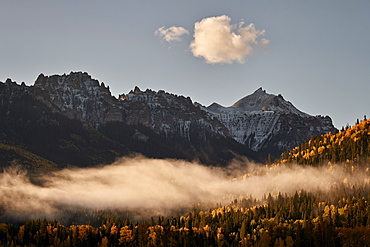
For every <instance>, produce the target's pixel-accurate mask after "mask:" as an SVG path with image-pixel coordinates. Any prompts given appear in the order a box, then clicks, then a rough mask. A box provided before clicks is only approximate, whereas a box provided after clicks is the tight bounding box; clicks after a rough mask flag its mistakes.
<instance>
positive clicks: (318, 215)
mask: <svg viewBox="0 0 370 247" xmlns="http://www.w3.org/2000/svg"><path fill="white" fill-rule="evenodd" d="M369 135H370V121H369V120H367V119H364V120H363V121H358V123H357V124H356V125H354V126H352V127H349V126H348V127H346V128H343V129H342V130H341V131H339V132H337V133H329V134H326V135H322V136H319V137H316V138H312V139H311V140H310V141H308V142H307V143H303V144H301V145H299V146H298V147H296V148H294V149H292V150H290V151H287V152H285V153H284V154H283V155H282V159H281V160H280V161H277V162H275V163H274V164H272V165H267V166H265V167H263V166H261V167H259V168H258V167H257V168H258V169H257V168H255V169H250V168H249V170H248V169H247V170H241V168H240V167H239V168H238V169H239V170H238V169H236V170H234V171H232V170H229V171H228V172H229V173H230V174H228V176H225V175H222V176H221V175H220V174H223V173H219V171H217V170H216V171H212V172H210V173H209V174H210V175H209V176H208V179H209V180H206V183H205V184H202V183H201V181H202V180H204V179H205V177H202V176H201V175H200V174H204V173H207V172H209V171H208V170H207V169H209V168H204V169H203V168H200V167H199V168H197V169H200V170H193V171H194V172H196V173H194V174H199V177H198V178H197V179H196V181H199V182H200V183H199V184H198V185H199V188H202V187H203V186H204V185H211V186H210V188H211V187H212V188H214V190H213V192H212V193H211V195H212V196H213V197H214V196H215V195H219V196H222V195H223V194H217V192H219V191H221V190H222V188H224V189H225V188H226V187H228V186H230V190H224V193H225V195H226V194H227V195H229V197H228V199H226V201H228V203H226V202H223V203H217V202H216V203H217V204H216V205H214V206H208V209H207V206H206V204H205V203H204V202H206V201H203V203H204V204H203V205H202V204H198V205H197V206H193V209H191V210H190V209H187V210H186V211H181V210H180V211H177V212H176V213H173V214H172V215H162V216H161V215H158V214H156V215H155V216H154V215H153V216H152V217H150V216H149V215H146V217H143V218H141V219H138V218H136V219H135V217H134V215H133V214H132V213H134V211H135V208H132V211H131V212H125V211H124V210H119V209H102V210H98V209H93V208H90V209H82V208H80V209H77V208H74V207H69V208H68V210H67V209H66V210H65V212H64V213H66V214H67V215H69V216H70V217H69V218H68V217H66V218H60V219H59V220H52V219H48V220H46V219H44V218H35V219H29V220H26V221H25V220H15V218H12V217H9V216H6V207H4V204H2V206H1V208H0V219H2V220H1V221H2V222H3V223H0V245H3V246H369V245H370V201H369V197H370V180H369V169H368V165H369V154H370V152H369V145H368V143H369ZM140 162H142V164H146V165H147V164H148V163H150V162H149V160H140ZM151 162H152V163H150V164H151V167H157V168H156V169H157V170H158V164H156V163H155V162H154V161H151ZM292 163H296V164H298V165H293V164H292ZM163 164H164V167H165V169H164V170H163V171H162V173H163V172H164V171H167V172H168V171H169V167H171V166H173V165H172V164H171V163H168V164H166V163H163ZM136 165H138V164H136ZM178 165H179V164H178ZM173 167H176V166H173ZM180 167H181V165H180ZM108 168H109V167H108ZM116 168H117V167H116ZM116 168H114V167H112V168H109V169H111V172H106V173H107V174H117V176H120V174H119V173H117V172H118V171H119V170H115V169H116ZM141 168H142V169H149V168H148V167H146V166H142V167H141ZM234 168H235V167H234ZM90 169H91V168H90ZM182 169H183V171H188V174H190V176H193V175H194V174H193V175H192V173H191V172H190V170H191V169H193V168H192V166H187V165H185V166H183V167H182ZM230 169H231V168H230ZM108 171H109V170H108ZM142 171H144V170H142ZM175 171H177V172H178V171H179V170H174V171H172V173H173V174H178V176H180V175H181V174H179V173H176V172H175ZM75 172H76V173H75V176H77V177H78V178H79V180H81V179H82V181H84V180H86V181H87V180H90V179H91V177H90V175H86V174H95V179H100V180H101V183H102V184H104V183H107V181H106V180H105V179H103V178H104V177H99V176H98V173H99V170H95V171H90V172H88V171H86V173H85V172H84V173H78V172H77V171H75ZM243 172H244V174H243ZM150 173H151V174H152V172H150ZM172 173H171V174H172ZM180 173H181V172H180ZM56 174H58V173H56ZM63 174H64V175H63ZM63 174H59V175H57V176H55V177H50V179H52V180H56V181H57V179H58V178H60V177H63V176H64V178H68V179H67V180H68V181H70V183H71V182H72V181H73V179H72V176H73V175H72V174H73V173H70V174H69V173H68V172H67V173H63ZM83 174H85V175H83ZM133 174H134V173H132V171H131V173H126V180H127V179H132V176H134V175H133ZM212 174H213V175H212ZM17 176H18V177H19V176H20V175H17ZM167 176H168V175H167ZM13 178H14V177H10V178H9V180H4V179H3V178H2V179H1V181H3V183H4V181H8V182H7V184H6V185H7V186H8V187H9V185H11V183H12V181H13V183H14V182H15V180H14V179H13ZM23 178H24V179H25V177H23ZM111 178H112V179H111V181H114V176H111ZM212 178H213V180H218V181H219V182H221V184H222V186H220V187H217V186H216V185H217V183H215V184H212ZM232 178H234V179H232ZM167 179H168V181H172V182H171V183H168V184H166V183H164V184H163V186H164V187H166V188H167V190H168V189H172V188H171V187H170V186H171V184H172V185H175V186H176V188H179V189H182V190H183V189H185V188H189V189H191V190H192V191H193V192H194V191H196V188H197V187H196V186H197V185H196V183H186V182H185V181H183V182H182V181H180V180H178V181H177V182H178V184H177V183H176V179H175V178H172V177H171V176H169V177H167ZM186 179H187V178H186ZM67 180H66V181H67ZM304 180H306V181H304ZM23 181H27V180H23ZM104 181H106V182H104ZM154 181H156V180H152V181H150V180H149V181H148V182H149V183H148V184H152V183H153V182H154ZM162 181H164V180H162ZM154 183H156V182H154ZM284 183H285V184H287V186H285V185H284ZM136 184H137V186H142V185H143V184H142V181H140V180H136ZM180 184H181V186H180ZM24 185H26V184H24ZM44 185H45V184H44ZM177 185H179V186H177ZM269 185H270V186H273V187H274V188H276V189H275V190H272V189H271V187H269ZM288 185H290V187H291V188H290V189H289V188H288ZM30 186H31V184H30ZM32 186H34V185H32ZM48 186H49V189H50V188H51V189H53V190H54V189H57V190H59V191H61V190H60V189H59V188H58V187H56V186H55V185H53V183H48ZM110 186H113V184H111V185H110ZM125 186H127V185H125ZM63 187H65V186H64V185H63ZM63 187H60V188H63ZM4 188H5V187H4ZM35 188H36V187H35ZM40 188H42V187H40ZM45 188H47V187H45ZM117 188H119V186H118V187H117ZM95 189H99V188H98V187H97V188H95ZM53 190H52V191H53ZM2 191H3V193H4V191H5V192H6V191H7V190H2ZM43 191H44V192H43V193H44V196H45V195H46V194H45V191H46V190H43ZM8 192H9V191H8ZM19 192H21V190H18V193H19ZM137 192H138V191H137ZM233 192H234V195H231V196H230V194H232V193H233ZM257 192H258V193H257ZM163 193H165V190H162V194H163ZM177 193H180V194H181V192H177ZM243 193H244V194H243ZM248 193H249V195H248ZM36 194H37V193H36ZM36 194H35V195H36ZM81 195H83V194H81ZM2 196H4V195H2ZM157 196H160V194H158V195H157ZM4 198H5V197H4ZM148 198H149V197H148ZM44 199H47V198H46V197H44ZM81 199H83V198H81ZM103 199H104V198H103ZM26 200H27V198H26ZM29 200H30V201H31V198H29ZM93 200H97V199H93ZM104 200H108V198H105V199H104ZM168 200H169V201H168V202H167V203H166V205H168V203H170V200H171V199H170V197H168ZM181 200H182V203H183V204H186V200H184V198H180V201H181ZM91 203H93V201H91ZM123 203H124V201H122V202H118V204H117V205H120V204H121V205H122V204H123ZM147 203H148V201H145V200H144V201H142V204H143V205H145V204H147ZM208 205H211V204H208ZM64 207H65V206H64ZM176 207H177V208H178V207H179V205H176ZM61 212H62V211H61ZM148 212H149V211H148ZM14 214H17V213H16V212H15V211H14ZM55 218H57V217H55Z"/></svg>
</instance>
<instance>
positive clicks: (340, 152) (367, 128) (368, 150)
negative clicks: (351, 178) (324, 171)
mask: <svg viewBox="0 0 370 247" xmlns="http://www.w3.org/2000/svg"><path fill="white" fill-rule="evenodd" d="M369 138H370V120H369V119H366V118H365V119H364V120H362V121H357V123H356V124H355V125H354V126H352V127H349V126H347V127H346V128H342V130H341V131H339V132H335V133H328V134H325V135H321V136H318V137H316V138H312V139H311V140H310V141H308V142H306V143H303V144H300V145H299V146H297V147H295V148H293V149H292V150H290V151H286V152H284V153H283V155H282V160H281V161H279V162H280V163H298V164H307V165H314V166H316V165H320V164H324V163H325V162H331V163H338V162H347V163H348V162H351V163H356V164H365V163H366V164H369V162H370V159H369V157H370V145H369Z"/></svg>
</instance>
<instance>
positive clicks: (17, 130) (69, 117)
mask: <svg viewBox="0 0 370 247" xmlns="http://www.w3.org/2000/svg"><path fill="white" fill-rule="evenodd" d="M0 96H1V101H0V114H1V116H0V117H1V119H4V121H2V123H1V124H0V142H3V143H8V144H9V143H10V144H12V145H21V146H22V147H24V148H25V149H27V150H30V151H31V152H33V153H35V154H37V155H40V156H41V157H43V158H46V159H48V160H50V161H53V162H55V163H57V164H61V165H60V166H61V167H65V166H69V165H72V166H89V165H95V164H99V163H109V162H113V161H114V158H116V157H119V156H124V155H128V154H130V153H141V154H143V155H145V156H148V157H153V158H178V159H186V160H198V161H199V162H201V163H203V164H206V165H226V164H227V163H228V162H230V161H231V160H232V159H234V158H236V157H248V158H250V159H252V160H256V161H261V158H260V156H259V155H258V154H257V153H256V152H254V151H252V150H250V149H249V148H246V147H245V146H244V145H242V144H240V143H238V142H236V141H235V140H233V139H232V138H230V137H229V133H228V130H227V128H225V126H224V125H223V124H221V123H220V122H219V121H218V120H217V119H215V118H214V117H212V116H210V115H209V114H208V113H207V112H205V111H203V110H202V109H201V108H200V107H198V106H196V105H194V104H193V103H192V102H191V100H190V98H185V97H183V96H176V95H173V94H169V93H165V92H164V91H159V92H154V91H151V90H146V91H145V92H143V91H141V90H140V89H139V88H137V87H136V88H135V89H134V90H133V91H131V92H130V93H128V94H127V95H120V96H119V98H118V99H117V98H115V97H114V96H112V95H111V93H110V91H109V88H108V87H105V85H104V84H103V83H101V84H100V83H99V82H98V81H97V80H94V79H92V78H91V76H89V75H88V74H87V73H81V72H77V73H70V74H69V75H61V76H60V75H53V76H44V75H42V74H41V75H40V76H39V77H38V78H37V80H36V81H35V83H34V85H33V86H26V85H25V84H24V83H22V85H18V84H16V83H15V82H12V81H11V80H10V79H8V80H7V81H6V82H5V83H0ZM0 153H1V150H0ZM5 153H6V154H5V155H8V158H7V160H8V161H9V157H10V156H9V153H8V152H5ZM12 157H13V156H12Z"/></svg>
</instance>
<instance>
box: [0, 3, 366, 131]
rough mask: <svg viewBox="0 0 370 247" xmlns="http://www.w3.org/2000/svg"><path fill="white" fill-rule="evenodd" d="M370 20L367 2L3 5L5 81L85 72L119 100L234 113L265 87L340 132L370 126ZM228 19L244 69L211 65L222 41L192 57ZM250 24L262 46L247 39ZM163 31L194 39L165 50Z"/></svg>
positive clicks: (0, 72) (0, 28)
mask: <svg viewBox="0 0 370 247" xmlns="http://www.w3.org/2000/svg"><path fill="white" fill-rule="evenodd" d="M369 13H370V1H365V0H358V1H349V0H348V1H344V0H325V1H319V0H310V1H304V0H302V1H292V0H284V1H282V0H281V1H280V0H274V1H272V0H271V1H264V0H260V1H255V0H253V1H247V0H244V1H237V0H230V1H224V0H223V1H218V0H212V1H199V0H198V1H192V0H190V1H175V0H173V1H169V0H167V1H165V0H150V1H113V0H112V1H97V0H92V1H91V0H89V1H88V0H79V1H69V0H66V1H37V0H35V1H25V0H23V1H22V0H20V1H2V3H1V8H0V32H1V38H0V58H1V60H0V81H5V80H6V78H11V79H12V80H14V81H17V82H18V83H21V82H22V81H24V82H26V84H28V85H32V84H33V82H34V80H35V79H36V78H37V76H38V74H40V73H44V74H45V75H52V74H63V73H69V72H70V71H86V72H88V73H89V74H90V75H92V77H93V78H96V79H98V80H99V81H103V82H104V83H105V84H106V85H109V86H110V89H111V91H112V93H113V95H115V96H118V94H120V93H128V92H129V91H130V90H131V89H133V88H134V87H135V86H139V87H140V88H141V89H142V90H145V89H146V88H150V89H153V90H160V89H163V90H165V91H167V92H171V93H174V94H178V95H184V96H190V97H191V98H192V100H193V101H195V102H199V103H201V104H203V105H206V106H207V105H210V104H211V103H213V102H217V103H219V104H221V105H224V106H230V105H232V104H233V103H234V102H236V101H237V100H239V99H240V98H242V97H244V96H246V95H249V94H251V93H253V92H254V91H255V90H256V89H257V88H259V87H263V88H264V89H265V90H266V91H267V92H268V93H273V94H282V95H283V96H284V98H285V99H286V100H289V101H291V102H292V103H293V104H294V105H295V106H296V107H297V108H298V109H300V110H301V111H304V112H306V113H309V114H312V115H329V116H330V117H332V119H333V122H334V124H335V126H336V127H337V128H341V127H342V126H345V125H346V124H347V123H349V124H351V125H353V124H354V122H355V121H356V119H357V118H359V119H362V118H363V116H364V115H367V116H368V117H370V108H369V105H370V97H369V93H370V49H369V48H368V46H369V44H370V32H369V24H370V15H369ZM222 16H224V17H225V18H224V19H223V21H224V22H223V24H229V27H230V28H231V29H230V30H229V31H230V34H232V35H234V36H236V37H237V38H240V39H239V41H240V40H241V43H242V44H241V45H242V46H241V48H240V49H239V50H233V48H232V47H231V48H230V49H231V50H230V51H231V52H230V54H232V52H236V53H235V54H238V55H239V56H242V58H243V61H240V59H239V60H237V59H233V57H231V58H230V59H229V60H224V61H223V60H222V59H221V60H217V61H219V62H213V63H210V61H208V60H207V56H208V54H209V52H213V53H212V54H213V55H215V56H218V54H219V53H218V51H219V50H217V47H216V48H214V49H216V51H215V50H214V49H213V48H212V49H213V50H210V49H211V48H209V47H206V45H207V44H215V43H217V42H218V40H216V39H217V38H215V37H217V35H216V36H212V35H211V36H209V35H208V36H206V38H205V40H203V43H202V44H201V43H197V42H196V44H197V46H198V44H201V46H202V48H203V53H201V55H199V54H198V55H196V54H195V52H194V50H193V49H192V48H191V47H190V46H191V44H192V43H193V42H195V40H196V38H195V34H198V33H199V34H200V32H198V31H195V29H194V27H195V24H196V23H198V24H199V23H202V21H206V20H208V21H211V20H213V21H215V20H220V18H221V17H222ZM226 17H227V18H226ZM217 18H218V19H217ZM225 20H226V21H225ZM251 23H253V24H254V27H255V30H256V32H259V33H258V35H257V40H256V42H252V41H251V40H248V39H247V38H246V37H247V36H243V35H241V34H240V32H241V30H245V29H241V28H245V27H247V26H248V25H249V24H251ZM211 24H219V23H218V22H212V23H211ZM161 27H163V29H162V30H167V29H168V28H170V27H181V28H183V30H187V32H188V33H183V34H182V35H181V36H179V39H178V40H177V41H172V42H167V41H166V40H165V39H164V38H163V36H160V35H159V34H158V32H157V34H155V32H156V30H158V29H159V28H161ZM202 27H203V29H202V30H203V31H204V30H205V29H206V28H207V27H206V26H202ZM208 27H209V26H208ZM211 27H212V26H211ZM197 30H198V29H197ZM199 30H200V29H199ZM208 30H210V29H208ZM212 30H215V29H213V28H212ZM206 31H207V30H206ZM197 37H198V36H197ZM212 39H213V40H212ZM262 39H264V40H266V41H267V40H268V43H267V42H262ZM197 41H198V39H197ZM199 41H200V40H199ZM243 42H244V43H243ZM262 43H264V44H262ZM243 45H244V46H245V47H244V48H246V49H247V48H248V49H249V48H250V49H249V50H248V49H247V50H248V52H246V49H244V50H243ZM199 47H200V45H199ZM220 47H225V46H224V45H222V43H221V45H220ZM208 48H209V49H208ZM207 49H208V50H207ZM251 49H252V50H251ZM227 51H229V50H227ZM243 52H244V53H243ZM240 54H241V55H240ZM214 61H216V60H214ZM220 61H221V62H220ZM222 61H223V62H222Z"/></svg>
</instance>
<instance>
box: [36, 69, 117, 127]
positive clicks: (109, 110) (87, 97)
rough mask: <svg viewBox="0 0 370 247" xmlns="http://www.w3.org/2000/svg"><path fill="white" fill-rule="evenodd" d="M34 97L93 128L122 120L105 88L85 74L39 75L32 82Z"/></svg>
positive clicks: (107, 89) (114, 99)
mask: <svg viewBox="0 0 370 247" xmlns="http://www.w3.org/2000/svg"><path fill="white" fill-rule="evenodd" d="M34 89H35V96H36V98H37V99H39V100H41V101H42V102H44V103H45V104H46V105H48V106H49V107H50V108H52V109H53V110H54V111H56V112H60V113H63V114H64V115H67V116H68V117H69V118H73V119H78V120H81V121H84V122H86V123H88V124H89V125H91V126H93V127H98V126H99V125H101V124H104V123H107V122H110V121H122V109H121V107H120V106H119V104H118V102H117V99H116V98H115V97H113V96H112V95H111V92H110V90H109V87H105V85H104V83H101V84H100V83H99V82H98V81H97V80H94V79H92V78H91V76H90V75H88V74H87V73H82V72H76V73H73V72H71V73H70V74H69V75H65V74H64V75H61V76H60V75H53V76H44V75H43V74H41V75H39V77H38V78H37V79H36V81H35V83H34Z"/></svg>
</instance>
